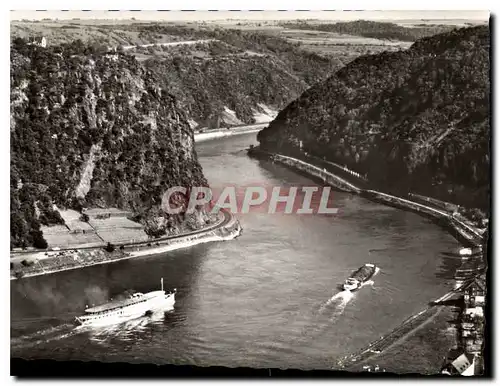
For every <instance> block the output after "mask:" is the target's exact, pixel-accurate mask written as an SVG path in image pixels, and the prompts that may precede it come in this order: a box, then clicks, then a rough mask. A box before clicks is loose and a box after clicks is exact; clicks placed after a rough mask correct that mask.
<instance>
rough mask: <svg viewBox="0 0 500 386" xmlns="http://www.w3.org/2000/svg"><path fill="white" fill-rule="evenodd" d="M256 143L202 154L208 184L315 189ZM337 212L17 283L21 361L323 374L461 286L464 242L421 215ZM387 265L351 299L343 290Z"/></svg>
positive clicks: (283, 219)
mask: <svg viewBox="0 0 500 386" xmlns="http://www.w3.org/2000/svg"><path fill="white" fill-rule="evenodd" d="M252 143H255V134H250V135H242V136H236V137H229V138H225V139H218V140H216V141H213V142H205V143H201V144H198V145H197V149H198V154H199V157H200V161H201V164H202V166H203V169H204V172H205V175H206V177H207V179H208V180H209V182H210V184H211V185H212V186H214V187H222V186H225V185H235V186H243V185H252V184H259V186H291V185H299V186H300V185H309V186H311V185H314V184H315V183H314V182H312V181H311V180H309V179H307V178H305V177H302V176H299V175H297V174H296V173H294V172H293V171H290V170H288V169H286V168H283V167H281V166H278V165H274V164H270V163H266V162H261V161H257V160H253V159H250V158H248V157H247V156H246V153H245V152H244V149H245V148H246V147H248V145H250V144H252ZM334 202H335V206H336V207H338V208H340V209H341V212H340V213H339V214H338V215H336V216H330V217H327V216H318V215H296V214H291V215H286V214H267V213H263V212H252V213H249V214H241V215H238V216H239V218H240V221H241V224H242V226H243V229H244V231H243V234H242V235H241V237H239V238H238V239H236V240H233V241H227V242H220V243H210V244H203V245H198V246H195V247H191V248H188V249H184V250H179V251H173V252H169V253H166V254H163V255H157V256H151V257H141V258H137V259H134V260H129V261H123V262H117V263H114V264H107V265H102V266H95V267H88V268H84V269H80V270H75V271H66V272H61V273H58V274H53V275H48V276H40V277H33V278H29V279H23V280H19V281H12V282H11V304H12V327H11V334H12V338H11V353H12V356H16V357H24V358H51V359H60V360H69V359H79V360H100V361H131V362H152V363H158V364H165V363H169V364H195V365H199V366H210V365H215V366H228V367H239V366H251V367H263V368H265V367H273V368H276V367H281V368H300V369H323V368H331V367H332V366H334V365H335V362H336V359H338V358H340V357H342V356H344V355H346V354H348V353H350V352H353V351H356V350H359V349H360V348H362V347H364V346H366V345H367V344H368V343H370V342H371V341H372V340H375V339H377V338H379V337H381V336H382V335H384V334H386V333H388V332H389V331H390V330H392V329H393V328H395V327H396V326H397V325H398V324H399V323H401V322H402V321H403V320H404V319H406V318H407V317H408V316H410V315H411V314H413V313H415V312H418V311H420V310H421V309H422V308H424V307H425V306H426V304H427V303H428V302H429V301H431V300H433V299H436V298H438V297H440V296H442V295H443V294H444V293H446V292H447V291H448V290H449V289H451V288H452V287H453V281H452V278H453V272H451V271H452V269H451V268H450V267H452V266H453V264H451V265H450V263H449V262H447V261H445V259H446V256H445V255H443V253H445V254H446V253H450V252H453V251H454V250H456V248H457V247H458V243H457V242H456V241H455V239H453V238H452V237H451V236H450V235H448V233H446V232H445V231H444V230H442V229H440V228H438V227H437V226H435V225H434V224H432V223H430V222H429V221H428V220H426V219H424V218H421V217H419V216H417V215H415V214H413V213H409V212H404V211H401V210H397V209H394V208H390V207H386V206H382V205H380V204H375V203H372V202H370V201H367V200H365V199H363V198H360V197H357V196H352V195H350V194H345V193H337V192H334ZM366 262H372V263H375V264H377V265H378V266H380V267H381V271H380V272H379V274H378V275H377V276H375V278H374V282H373V284H372V285H368V286H365V287H363V288H362V289H361V290H360V291H358V292H356V293H354V294H352V295H350V294H346V293H345V292H341V293H340V294H339V290H338V289H337V285H338V284H340V283H342V282H343V281H344V279H345V278H346V277H347V276H348V275H349V274H350V273H351V272H352V271H354V270H356V269H357V268H359V267H360V266H361V265H362V264H364V263H366ZM161 277H163V278H164V280H165V285H166V287H167V289H168V288H174V287H175V288H177V302H176V304H175V309H174V310H173V311H171V312H167V313H165V314H163V313H160V314H159V315H154V316H153V317H152V318H143V319H138V320H134V321H131V322H129V323H127V324H126V325H122V326H118V327H115V328H110V329H107V330H95V331H88V330H79V329H75V328H74V326H72V324H71V322H72V319H73V318H74V316H75V315H77V314H80V313H82V311H83V310H84V308H85V305H86V304H98V303H99V302H103V301H105V300H107V299H109V298H110V297H116V296H117V295H119V294H120V293H123V292H124V291H126V290H132V289H133V290H137V291H142V292H147V291H151V290H155V289H157V288H158V287H159V284H160V278H161Z"/></svg>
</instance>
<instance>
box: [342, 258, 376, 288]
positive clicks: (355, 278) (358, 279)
mask: <svg viewBox="0 0 500 386" xmlns="http://www.w3.org/2000/svg"><path fill="white" fill-rule="evenodd" d="M376 272H377V267H376V266H375V264H370V263H366V264H365V265H363V266H362V267H361V268H359V269H358V270H357V271H356V272H354V273H353V274H352V275H351V276H350V277H349V278H348V279H347V280H346V281H345V283H344V285H343V288H344V290H346V291H355V290H357V289H359V288H361V286H362V285H363V283H364V282H366V281H368V280H370V279H371V278H372V277H373V275H375V273H376Z"/></svg>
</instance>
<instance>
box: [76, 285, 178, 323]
mask: <svg viewBox="0 0 500 386" xmlns="http://www.w3.org/2000/svg"><path fill="white" fill-rule="evenodd" d="M175 293H176V290H175V289H174V290H173V291H172V292H170V293H168V294H167V293H165V291H164V290H163V278H162V279H161V290H160V291H151V292H148V293H146V294H143V293H140V292H138V293H134V294H132V295H131V296H130V297H129V298H128V299H124V300H115V301H111V302H109V303H106V304H102V305H100V306H97V307H92V308H87V309H86V310H85V315H82V316H77V317H76V322H77V323H78V324H80V325H84V326H89V325H91V326H105V325H110V324H118V323H122V322H125V321H127V320H130V319H135V318H139V317H141V316H147V315H149V314H150V313H152V312H154V311H158V310H165V311H166V310H169V309H172V308H173V306H174V303H175Z"/></svg>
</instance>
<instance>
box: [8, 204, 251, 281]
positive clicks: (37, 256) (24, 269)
mask: <svg viewBox="0 0 500 386" xmlns="http://www.w3.org/2000/svg"><path fill="white" fill-rule="evenodd" d="M241 232H242V228H241V226H240V224H239V222H238V220H237V219H236V218H235V217H234V216H233V215H232V214H231V213H229V212H227V211H221V212H220V217H219V221H217V223H216V224H212V225H210V226H209V227H207V228H205V229H201V230H197V231H194V232H190V233H188V234H184V235H177V236H171V237H165V238H159V239H154V240H149V241H147V242H139V243H128V244H124V245H122V246H120V248H119V249H116V250H113V251H106V250H105V249H103V248H102V247H101V248H81V249H76V248H72V249H67V250H60V251H50V252H24V253H19V254H13V255H14V256H15V257H14V259H16V260H18V262H17V264H14V263H12V259H11V280H16V279H19V278H25V277H33V276H40V275H48V274H51V273H56V272H61V271H67V270H72V269H78V268H84V267H89V266H93V265H100V264H107V263H114V262H117V261H121V260H126V259H131V258H134V257H140V256H150V255H156V254H159V253H165V252H169V251H173V250H176V249H181V248H187V247H191V246H194V245H198V244H203V243H208V242H213V241H226V240H232V239H235V238H236V237H238V236H239V235H240V234H241ZM16 255H19V256H16ZM11 256H12V255H11ZM20 259H22V261H25V263H24V264H22V263H21V260H20Z"/></svg>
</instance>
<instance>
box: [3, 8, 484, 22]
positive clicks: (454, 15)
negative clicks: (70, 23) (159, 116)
mask: <svg viewBox="0 0 500 386" xmlns="http://www.w3.org/2000/svg"><path fill="white" fill-rule="evenodd" d="M132 17H135V18H136V19H138V20H172V21H173V20H221V19H222V20H224V19H246V20H257V19H259V20H284V19H322V20H356V19H365V20H383V19H387V20H404V19H413V20H414V19H440V20H443V19H466V20H487V19H488V18H489V11H309V12H308V11H285V12H280V11H252V12H250V11H238V12H236V11H235V12H227V11H217V12H210V11H191V12H189V11H169V12H158V11H139V12H134V11H117V12H114V11H87V12H86V11H25V10H23V11H11V12H10V18H11V20H20V19H29V20H40V19H43V18H51V19H55V18H58V19H72V18H80V19H130V18H132Z"/></svg>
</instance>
